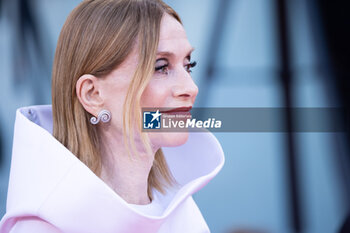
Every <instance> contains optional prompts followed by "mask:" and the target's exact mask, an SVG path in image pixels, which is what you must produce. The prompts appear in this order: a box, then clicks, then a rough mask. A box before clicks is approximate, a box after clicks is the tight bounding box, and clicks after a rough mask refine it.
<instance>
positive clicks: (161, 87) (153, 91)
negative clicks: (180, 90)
mask: <svg viewBox="0 0 350 233" xmlns="http://www.w3.org/2000/svg"><path fill="white" fill-rule="evenodd" d="M171 93H172V92H171V87H170V85H167V83H166V82H162V81H159V80H151V82H150V83H149V84H148V86H147V87H146V89H145V91H144V93H143V94H142V97H141V107H168V106H167V103H168V102H169V99H170V97H171Z"/></svg>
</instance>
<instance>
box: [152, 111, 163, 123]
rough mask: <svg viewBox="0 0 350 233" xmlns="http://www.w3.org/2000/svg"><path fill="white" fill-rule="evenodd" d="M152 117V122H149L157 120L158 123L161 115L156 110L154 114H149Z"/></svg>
mask: <svg viewBox="0 0 350 233" xmlns="http://www.w3.org/2000/svg"><path fill="white" fill-rule="evenodd" d="M151 115H152V116H153V118H152V120H151V122H153V121H154V120H157V121H159V119H158V118H159V117H160V116H161V115H162V114H161V113H159V109H158V110H157V112H155V113H152V114H151Z"/></svg>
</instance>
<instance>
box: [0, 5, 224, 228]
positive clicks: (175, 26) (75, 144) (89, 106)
mask: <svg viewBox="0 0 350 233" xmlns="http://www.w3.org/2000/svg"><path fill="white" fill-rule="evenodd" d="M192 51H193V48H192V47H191V45H190V43H189V42H188V40H187V37H186V33H185V31H184V28H183V26H182V24H181V20H180V18H179V16H178V15H177V13H176V12H175V11H174V10H173V9H171V8H170V7H169V6H168V5H166V4H165V3H163V2H162V1H160V0H86V1H83V2H82V3H81V4H80V5H79V6H78V7H76V8H75V9H74V10H73V12H72V13H71V14H70V15H69V17H68V19H67V21H66V23H65V24H64V26H63V29H62V32H61V34H60V37H59V40H58V45H57V49H56V54H55V61H54V65H53V74H52V108H51V106H32V107H26V108H21V109H19V110H18V111H17V118H16V125H15V137H14V145H13V146H14V149H13V155H12V165H11V174H10V183H9V191H8V200H7V213H6V215H5V216H4V217H3V219H2V221H1V225H0V229H1V231H0V232H36V233H37V232H39V233H40V232H69V233H71V232H84V233H87V232H94V233H96V232H103V233H109V232H135V233H136V232H145V233H148V232H181V233H184V232H209V229H208V226H207V224H206V223H205V220H204V219H203V217H202V215H201V213H200V211H199V209H198V207H197V206H196V204H195V203H194V201H193V199H192V196H191V195H192V194H193V193H195V192H196V191H198V190H199V189H200V188H202V187H203V186H204V185H205V184H206V183H208V182H209V180H210V179H212V178H213V177H214V176H215V175H216V174H217V173H218V172H219V170H220V169H221V167H222V166H223V163H224V157H223V152H222V149H221V146H220V144H219V143H218V142H217V140H216V139H215V137H214V136H213V135H211V134H210V133H193V134H190V133H186V132H181V133H145V132H142V130H141V124H140V122H142V119H141V117H142V114H141V108H143V107H148V108H149V107H152V108H155V109H156V108H167V109H170V111H171V112H172V113H176V112H178V111H182V112H183V111H187V112H188V111H189V110H190V109H191V107H192V105H193V103H194V101H195V98H196V95H197V92H198V88H197V86H196V85H195V84H194V82H193V81H192V79H191V75H190V73H191V68H192V67H194V66H195V63H194V62H191V52H192ZM51 132H52V134H51ZM162 148H163V149H162Z"/></svg>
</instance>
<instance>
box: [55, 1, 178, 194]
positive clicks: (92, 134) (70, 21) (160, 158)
mask: <svg viewBox="0 0 350 233" xmlns="http://www.w3.org/2000/svg"><path fill="white" fill-rule="evenodd" d="M164 13H167V14H169V15H171V16H173V17H174V18H175V19H176V20H177V21H179V22H180V23H181V20H180V18H179V16H178V14H177V13H176V12H175V11H174V10H173V9H172V8H170V7H169V6H168V5H166V4H165V3H164V2H162V1H161V0H85V1H83V2H81V3H80V4H79V5H78V6H77V7H76V8H75V9H74V10H73V11H72V12H71V14H70V15H69V16H68V18H67V20H66V22H65V24H64V26H63V28H62V31H61V34H60V36H59V39H58V43H57V48H56V53H55V59H54V64H53V71H52V113H53V135H54V137H56V138H57V140H59V141H60V142H61V143H62V144H63V145H64V146H66V147H67V148H68V149H69V150H70V151H71V152H72V153H73V154H75V155H76V156H77V157H78V158H79V159H80V160H81V161H82V162H83V163H85V164H86V165H87V166H88V167H89V168H90V169H91V170H92V171H93V172H94V173H95V174H96V175H97V176H99V175H100V172H101V157H100V149H101V146H100V142H99V137H98V133H97V129H96V127H94V126H93V125H91V124H90V122H89V119H90V117H91V116H92V115H91V114H90V113H88V112H87V111H85V109H84V108H83V106H82V105H81V103H80V102H79V100H78V98H77V95H76V89H75V86H76V82H77V80H78V79H79V77H81V76H82V75H84V74H92V75H94V76H96V77H103V76H105V75H107V74H109V73H110V72H111V71H112V70H114V69H115V68H117V67H118V66H119V65H120V64H121V63H122V62H123V61H124V60H125V59H126V58H127V56H128V55H129V54H130V53H131V51H132V49H133V48H134V46H135V42H136V41H137V40H138V42H139V43H137V44H138V45H139V47H138V49H139V62H138V67H137V69H136V71H135V74H134V77H133V79H132V80H131V83H130V86H129V90H128V94H127V96H126V99H125V103H124V115H123V126H124V127H123V131H124V132H123V133H124V138H126V137H129V140H130V143H131V145H132V148H134V142H133V133H132V132H133V124H132V122H135V121H134V120H136V122H140V123H141V107H140V99H141V96H142V93H143V91H144V90H145V88H146V86H147V84H148V83H149V81H150V79H151V77H152V76H153V73H154V64H155V57H156V51H157V47H158V41H159V31H160V22H161V19H162V16H163V15H164ZM137 128H138V130H139V132H141V125H138V126H137ZM141 137H142V141H143V143H144V145H145V148H146V149H147V151H150V145H149V141H148V137H147V136H146V135H145V134H141ZM127 148H128V147H127ZM174 183H175V180H174V178H173V177H172V175H171V173H170V170H169V168H168V166H167V163H166V160H165V158H164V155H163V153H162V150H161V149H159V150H158V151H157V152H156V154H155V158H154V163H153V166H152V168H151V171H150V174H149V177H148V195H149V196H150V197H151V198H152V189H153V188H155V189H157V190H158V191H160V192H161V193H165V187H167V186H171V185H172V184H174Z"/></svg>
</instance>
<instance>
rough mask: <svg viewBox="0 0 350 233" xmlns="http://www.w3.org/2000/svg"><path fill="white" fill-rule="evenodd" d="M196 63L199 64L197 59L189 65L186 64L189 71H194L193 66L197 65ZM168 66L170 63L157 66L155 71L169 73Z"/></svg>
mask: <svg viewBox="0 0 350 233" xmlns="http://www.w3.org/2000/svg"><path fill="white" fill-rule="evenodd" d="M196 65H197V62H196V61H193V62H190V63H188V64H187V65H185V67H186V70H187V72H188V73H192V70H191V68H193V67H195V66H196ZM168 68H169V64H165V65H162V66H158V67H156V68H155V72H160V73H164V74H168V71H169V70H168Z"/></svg>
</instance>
